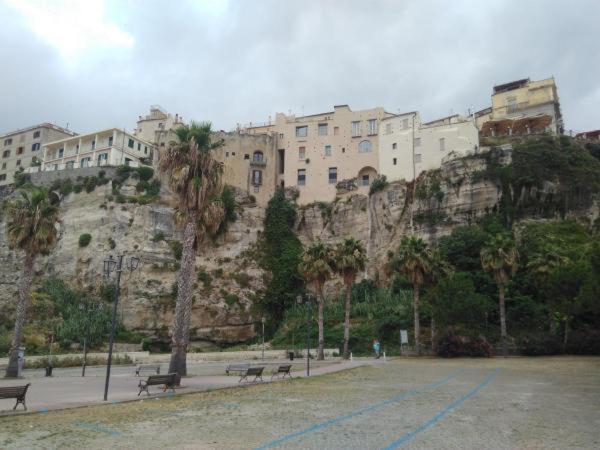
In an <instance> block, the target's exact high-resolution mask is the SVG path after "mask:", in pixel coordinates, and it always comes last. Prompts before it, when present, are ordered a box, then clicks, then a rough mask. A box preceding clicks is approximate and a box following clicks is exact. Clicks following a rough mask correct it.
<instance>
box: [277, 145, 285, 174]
mask: <svg viewBox="0 0 600 450" xmlns="http://www.w3.org/2000/svg"><path fill="white" fill-rule="evenodd" d="M277 157H278V158H277V159H278V161H277V162H278V163H279V164H278V169H279V173H280V174H282V173H284V172H285V149H284V148H280V149H277Z"/></svg>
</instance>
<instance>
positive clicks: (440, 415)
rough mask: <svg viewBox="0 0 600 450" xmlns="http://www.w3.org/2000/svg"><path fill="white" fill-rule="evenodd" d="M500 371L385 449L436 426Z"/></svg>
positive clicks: (391, 448) (404, 442)
mask: <svg viewBox="0 0 600 450" xmlns="http://www.w3.org/2000/svg"><path fill="white" fill-rule="evenodd" d="M499 372H500V369H496V370H495V371H494V372H492V373H491V374H489V375H488V376H487V377H486V378H485V380H484V381H483V382H482V383H481V384H478V385H477V386H476V387H475V388H474V389H473V390H471V391H469V392H468V393H467V394H465V395H463V396H462V397H460V398H458V399H456V400H454V401H453V402H452V403H450V404H449V405H448V406H446V407H445V408H444V409H443V410H442V411H440V412H439V413H437V414H436V415H435V416H433V417H432V418H431V419H429V420H428V421H427V422H425V423H424V424H422V425H421V426H420V427H418V428H417V429H416V430H414V431H411V432H410V433H406V434H405V435H403V436H401V437H400V438H399V439H397V440H395V441H394V442H392V443H391V444H389V445H388V446H387V447H384V448H383V450H393V449H396V448H398V447H400V446H401V445H404V444H406V443H407V442H408V441H410V440H411V439H412V438H414V437H415V436H416V435H417V434H419V433H422V432H423V431H425V430H427V429H429V428H431V427H432V426H434V425H435V424H436V423H437V422H439V421H440V420H442V419H443V418H444V417H445V416H446V415H448V414H449V413H451V412H452V411H453V410H454V409H455V408H457V407H459V406H460V405H462V404H463V403H464V402H466V401H467V400H469V399H470V398H471V397H473V396H474V395H476V394H477V393H478V392H479V391H480V390H481V389H483V388H484V387H486V386H487V385H488V384H490V383H491V382H492V381H493V380H494V378H496V377H497V376H498V373H499Z"/></svg>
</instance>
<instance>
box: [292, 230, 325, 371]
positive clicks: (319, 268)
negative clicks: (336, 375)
mask: <svg viewBox="0 0 600 450" xmlns="http://www.w3.org/2000/svg"><path fill="white" fill-rule="evenodd" d="M331 256H332V249H331V247H330V246H329V245H326V244H323V243H322V242H320V241H319V242H315V243H314V244H312V245H311V246H310V247H308V248H306V249H305V250H304V253H303V254H302V261H301V262H300V264H299V265H298V271H299V272H300V274H301V275H302V277H303V278H304V279H305V280H306V282H307V283H309V284H313V285H314V289H315V295H316V297H317V305H318V317H317V322H318V327H319V346H318V350H317V359H318V360H323V359H325V355H324V353H323V348H324V347H325V334H324V325H323V307H324V304H325V297H324V295H323V288H324V287H325V282H326V281H327V280H329V279H330V278H331V275H332V267H331V266H332V259H331Z"/></svg>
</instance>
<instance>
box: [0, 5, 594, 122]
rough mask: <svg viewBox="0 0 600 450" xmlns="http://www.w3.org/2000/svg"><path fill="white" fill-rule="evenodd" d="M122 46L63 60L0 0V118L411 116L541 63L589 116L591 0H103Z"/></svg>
mask: <svg viewBox="0 0 600 450" xmlns="http://www.w3.org/2000/svg"><path fill="white" fill-rule="evenodd" d="M110 11H111V15H110V16H109V19H111V20H113V21H114V23H115V24H116V25H118V26H119V27H120V28H121V29H122V30H124V31H126V32H128V33H130V34H131V35H132V36H133V37H134V39H135V45H134V47H133V48H132V49H129V50H127V49H124V50H113V51H106V50H104V51H94V50H92V51H90V52H89V54H86V55H84V56H83V57H82V59H81V60H80V61H79V62H78V63H77V64H75V65H73V66H68V65H65V64H64V61H63V60H62V59H61V57H60V54H59V53H58V52H57V51H56V49H55V48H53V47H50V46H49V45H48V44H46V43H45V42H43V41H42V40H40V39H39V38H38V37H37V36H36V35H34V34H33V33H32V32H31V30H30V29H29V28H28V27H27V26H26V24H25V23H24V21H23V18H22V17H21V16H20V15H19V14H18V13H16V12H15V11H14V10H13V9H12V8H11V7H9V6H8V5H7V4H3V3H1V0H0V16H1V17H3V18H4V19H5V20H4V21H3V23H4V25H3V27H1V28H0V42H1V43H2V45H1V46H0V57H1V61H2V62H3V64H2V69H1V70H0V131H8V130H11V129H14V128H21V127H25V126H28V125H31V124H34V123H37V122H42V121H52V122H55V123H57V124H59V125H65V124H66V123H67V122H68V123H70V126H71V128H72V129H73V130H75V131H79V132H85V131H91V130H93V129H98V128H104V127H109V126H119V127H122V126H125V127H127V128H128V129H132V128H133V127H134V125H135V119H136V117H137V116H138V115H139V114H143V113H145V112H146V111H147V109H148V106H149V105H150V104H155V103H158V104H161V105H162V106H163V107H165V108H166V109H167V110H169V111H170V112H173V113H175V112H179V113H181V114H183V115H184V117H185V118H186V119H189V118H194V119H198V120H212V121H213V123H214V125H215V127H216V128H220V129H232V128H233V127H235V125H236V123H238V122H241V123H245V122H249V121H254V122H256V121H263V120H267V118H268V116H269V115H271V116H272V115H274V114H275V112H277V111H282V112H287V111H288V110H292V112H295V113H297V114H300V113H302V111H304V113H306V114H310V113H316V112H321V111H326V110H329V109H330V108H331V107H332V106H333V105H334V104H340V103H347V104H349V105H350V106H351V107H352V108H354V109H359V108H368V107H374V106H379V105H381V106H384V107H386V108H387V109H388V110H390V111H398V110H401V111H408V110H414V109H417V110H419V111H421V113H422V116H423V118H424V119H425V120H430V119H434V118H436V117H439V116H443V115H446V114H448V113H450V111H454V112H460V113H464V112H466V110H467V108H469V107H473V108H476V109H480V108H483V107H485V106H487V105H488V104H489V102H490V93H491V88H492V86H493V85H494V84H499V83H502V82H506V81H510V80H513V79H518V78H523V77H531V78H533V79H540V78H546V77H549V76H554V77H555V78H556V81H557V84H558V89H559V95H560V97H561V103H562V108H563V114H564V116H565V119H566V124H567V128H572V129H575V130H586V129H596V128H600V114H599V112H598V109H599V108H598V106H599V105H600V77H598V75H597V74H598V70H599V69H600V45H599V44H598V43H599V42H600V27H598V17H600V3H599V2H597V1H594V0H589V1H585V0H581V1H576V2H569V3H567V2H559V1H541V0H540V1H537V0H534V1H527V2H523V1H517V0H511V1H486V2H480V1H460V2H447V1H402V2H401V1H391V0H390V1H365V0H361V1H354V0H351V1H341V0H330V1H311V0H305V1H301V2H296V1H280V0H272V1H237V2H233V1H232V2H231V3H230V4H229V5H228V7H227V9H226V11H224V12H223V13H222V14H217V15H215V14H208V13H207V12H206V10H203V9H202V8H197V7H193V6H191V5H190V3H189V2H188V3H185V2H167V1H158V0H157V1H139V0H138V1H131V2H128V3H123V2H120V1H119V2H114V3H111V4H110Z"/></svg>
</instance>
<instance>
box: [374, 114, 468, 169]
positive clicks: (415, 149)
mask: <svg viewBox="0 0 600 450" xmlns="http://www.w3.org/2000/svg"><path fill="white" fill-rule="evenodd" d="M478 146H479V135H478V131H477V128H476V127H475V123H474V121H473V119H472V118H465V117H461V116H459V115H457V114H456V115H452V116H449V117H444V118H442V119H438V120H435V121H433V122H426V123H423V122H421V117H420V115H419V113H418V112H408V113H403V114H397V115H394V116H391V117H386V118H384V119H383V120H382V121H381V130H380V134H379V163H378V166H377V167H379V172H380V173H381V174H382V175H385V176H386V177H387V179H388V180H389V181H395V180H401V179H404V180H407V181H410V180H413V179H414V178H415V177H418V176H419V174H420V173H421V172H423V171H424V170H432V169H438V168H439V167H441V165H442V160H443V159H444V158H446V157H448V156H449V155H456V156H459V155H465V154H467V153H472V152H474V151H476V150H477V148H478Z"/></svg>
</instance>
